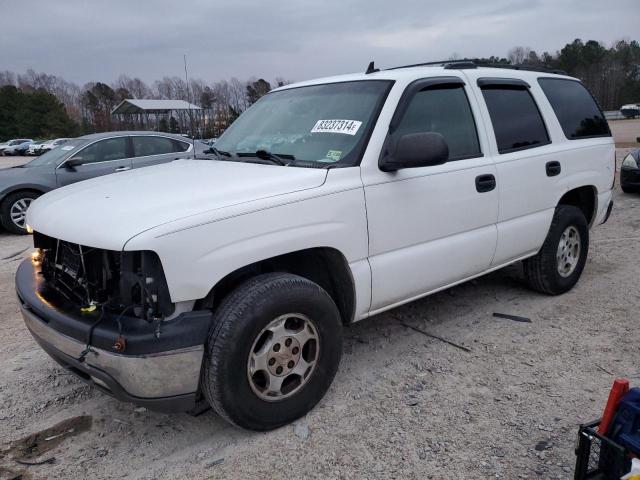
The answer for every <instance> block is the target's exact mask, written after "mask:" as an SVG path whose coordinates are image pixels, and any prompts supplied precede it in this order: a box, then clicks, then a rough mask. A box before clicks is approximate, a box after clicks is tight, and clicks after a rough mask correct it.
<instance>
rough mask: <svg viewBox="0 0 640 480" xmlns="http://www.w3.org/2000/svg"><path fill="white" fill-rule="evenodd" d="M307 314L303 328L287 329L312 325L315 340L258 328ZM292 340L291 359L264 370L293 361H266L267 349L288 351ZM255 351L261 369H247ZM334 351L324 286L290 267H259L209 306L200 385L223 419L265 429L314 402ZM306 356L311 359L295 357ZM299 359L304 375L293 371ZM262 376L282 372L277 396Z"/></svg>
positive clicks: (336, 319)
mask: <svg viewBox="0 0 640 480" xmlns="http://www.w3.org/2000/svg"><path fill="white" fill-rule="evenodd" d="M304 318H306V320H304ZM307 320H308V321H309V322H311V323H310V325H311V326H312V327H313V328H310V327H309V328H308V329H307V325H308V324H307V323H305V326H304V327H303V328H302V329H301V330H300V333H296V334H294V335H302V334H305V333H308V332H314V333H315V335H316V337H315V338H316V339H317V340H312V339H310V340H305V341H304V343H303V342H302V341H301V343H299V344H290V343H287V344H286V345H288V347H285V343H283V342H288V341H289V339H290V338H298V337H289V336H286V335H289V334H290V332H291V331H293V330H283V331H281V332H280V333H278V334H272V333H271V332H270V330H266V329H267V328H273V329H276V327H272V325H274V322H276V323H278V322H284V324H283V325H284V326H285V327H286V326H287V325H289V326H290V327H291V326H293V327H295V328H298V326H296V325H298V324H297V323H296V322H306V321H307ZM293 327H292V328H293ZM284 332H287V333H284ZM283 335H284V336H283ZM300 338H302V337H300ZM295 341H297V340H295ZM316 342H317V343H316ZM280 345H282V346H280ZM295 345H299V346H300V348H299V360H297V361H296V363H295V367H292V370H291V371H290V373H286V371H285V372H284V373H282V372H280V373H282V374H281V375H280V377H276V376H275V375H274V374H273V373H271V374H270V373H269V371H268V370H266V369H273V368H280V369H282V367H281V366H278V365H284V366H285V368H288V367H287V365H293V364H294V362H293V360H292V359H291V357H282V358H280V357H278V360H277V362H278V363H274V366H273V367H272V366H269V367H267V365H271V363H268V362H272V361H273V362H276V357H275V355H278V354H280V355H293V353H295ZM276 346H278V349H277V350H276ZM314 347H315V348H314ZM287 348H288V349H289V350H287ZM256 351H257V352H259V353H260V352H266V353H265V354H264V355H261V357H262V358H264V361H265V363H263V365H264V366H265V368H266V369H264V370H261V369H257V371H256V372H255V373H254V374H253V376H251V371H252V370H251V369H252V365H255V364H256V363H257V361H256V362H255V363H254V360H253V358H254V357H253V355H256V354H255V353H253V352H256ZM274 352H278V353H274ZM341 356H342V322H341V320H340V313H339V312H338V309H337V307H336V305H335V303H334V302H333V300H332V299H331V297H330V296H329V294H328V293H327V292H326V291H325V290H323V289H322V288H321V287H320V286H318V285H317V284H315V283H313V282H311V281H310V280H307V279H306V278H303V277H299V276H297V275H292V274H288V273H267V274H262V275H258V276H256V277H254V278H252V279H250V280H248V281H247V282H245V283H244V284H242V285H240V286H239V287H238V288H236V289H235V290H234V291H233V292H231V293H230V294H229V295H228V296H227V297H226V298H224V300H223V301H222V303H221V304H220V306H219V307H218V309H217V310H216V312H215V314H214V318H213V322H212V326H211V330H210V332H209V337H208V340H207V345H206V352H205V358H204V364H203V368H202V374H201V380H200V381H201V388H202V391H203V393H204V396H205V398H206V399H207V401H208V402H209V404H210V405H211V407H212V408H213V409H214V410H215V411H216V412H217V413H218V414H219V415H220V416H221V417H223V418H224V419H226V420H227V421H229V422H231V423H233V424H235V425H237V426H239V427H242V428H246V429H249V430H260V431H264V430H271V429H274V428H277V427H280V426H282V425H285V424H287V423H290V422H292V421H293V420H295V419H297V418H299V417H301V416H302V415H304V414H306V413H307V412H309V411H310V410H311V409H312V408H313V407H314V406H315V405H316V403H317V402H318V401H319V400H320V399H321V398H322V397H323V396H324V394H325V393H326V391H327V390H328V388H329V386H330V385H331V382H332V381H333V378H334V376H335V374H336V371H337V369H338V365H339V363H340V357H341ZM313 358H315V362H313V363H312V365H313V366H306V364H305V363H303V361H302V360H304V361H305V362H306V361H307V360H312V359H313ZM283 359H284V360H283ZM287 362H288V363H287ZM309 365H311V363H310V364H309ZM299 367H301V368H303V369H305V372H306V374H305V375H306V376H305V377H303V376H299V375H297V374H295V373H294V372H295V371H296V369H298V368H299ZM272 371H273V370H272ZM276 372H277V370H276ZM270 378H274V379H275V380H274V383H275V381H276V380H277V378H284V381H283V383H282V385H283V386H282V389H281V390H279V391H280V393H281V395H280V396H279V397H278V396H269V395H270V393H269V392H268V390H269V389H268V388H266V385H267V383H269V382H270V380H269V379H270ZM269 385H271V384H270V383H269ZM287 389H288V391H287Z"/></svg>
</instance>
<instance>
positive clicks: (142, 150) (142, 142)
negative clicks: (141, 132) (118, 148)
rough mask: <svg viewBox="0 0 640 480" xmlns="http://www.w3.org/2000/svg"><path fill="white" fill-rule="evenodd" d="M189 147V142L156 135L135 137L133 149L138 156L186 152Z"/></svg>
mask: <svg viewBox="0 0 640 480" xmlns="http://www.w3.org/2000/svg"><path fill="white" fill-rule="evenodd" d="M185 145H186V148H185ZM187 148H189V146H188V145H187V144H185V143H183V142H178V141H176V140H174V139H172V138H166V137H155V136H146V137H133V149H134V151H135V152H136V157H148V156H151V155H164V154H167V153H174V152H184V151H185V150H186V149H187Z"/></svg>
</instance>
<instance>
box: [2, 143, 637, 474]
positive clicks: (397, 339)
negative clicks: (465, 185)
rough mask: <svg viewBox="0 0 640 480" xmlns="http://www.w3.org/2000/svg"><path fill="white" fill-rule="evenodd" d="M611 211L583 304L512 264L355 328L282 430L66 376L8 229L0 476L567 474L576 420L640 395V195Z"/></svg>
mask: <svg viewBox="0 0 640 480" xmlns="http://www.w3.org/2000/svg"><path fill="white" fill-rule="evenodd" d="M625 152H626V150H622V149H620V150H619V151H618V158H619V159H621V158H622V155H623V154H625ZM615 202H616V206H615V208H614V212H613V215H612V217H611V219H610V220H609V222H608V223H607V224H606V225H604V226H601V227H599V228H596V229H594V230H593V231H592V236H591V247H590V252H589V259H588V263H587V265H586V268H585V271H584V273H583V276H582V279H581V280H580V282H579V284H578V285H577V287H576V288H574V289H573V290H572V291H571V292H569V293H567V294H565V295H562V296H559V297H548V296H544V295H540V294H537V293H533V292H531V291H529V290H528V289H527V288H526V287H525V285H524V283H523V279H522V273H521V267H520V265H514V266H511V267H508V268H505V269H503V270H501V271H498V272H495V273H492V274H490V275H487V276H485V277H482V278H480V279H477V280H474V281H471V282H468V283H466V284H464V285H461V286H458V287H455V288H453V289H450V290H447V291H444V292H441V293H438V294H436V295H433V296H431V297H428V298H426V299H423V300H420V301H417V302H414V303H412V304H409V305H407V306H404V307H401V308H399V309H397V310H394V311H392V312H389V313H386V314H381V315H379V316H377V317H375V318H372V319H370V320H365V321H363V322H361V323H358V324H356V325H354V326H352V327H350V328H348V329H347V330H346V332H345V333H346V340H345V347H344V355H343V360H342V364H341V367H340V370H339V372H338V375H337V376H336V379H335V381H334V383H333V386H332V387H331V389H330V391H329V392H328V394H327V396H326V397H325V398H324V399H323V400H322V401H321V402H320V404H319V406H318V407H316V408H315V409H314V410H313V411H312V412H311V413H309V414H308V415H307V416H306V417H305V418H303V419H301V420H299V421H298V422H296V423H295V424H294V425H290V426H286V427H283V428H280V429H278V430H275V431H273V432H269V433H252V432H246V431H242V430H238V429H236V428H234V427H232V426H229V425H228V424H226V423H225V422H224V421H223V420H221V419H220V418H218V417H217V416H216V415H215V414H214V413H213V412H211V411H209V412H207V413H205V414H203V415H201V416H199V417H191V416H188V415H186V414H180V415H164V414H159V413H153V412H150V411H146V410H144V409H136V408H134V407H133V406H131V405H128V404H122V403H119V402H117V401H115V400H113V399H111V398H109V397H107V396H105V395H103V394H101V393H100V392H97V391H94V390H92V389H91V388H89V387H87V386H85V385H84V384H83V383H81V382H80V381H79V380H77V379H75V378H74V377H72V376H71V375H69V374H67V373H66V372H65V371H64V370H63V369H61V368H59V367H58V366H57V365H56V364H55V363H54V362H53V361H52V360H50V359H49V358H48V357H47V355H46V354H45V353H44V352H43V351H42V350H41V349H40V348H39V347H38V346H37V345H36V344H35V342H34V341H33V340H32V338H31V337H30V335H29V333H28V332H27V330H26V328H25V327H24V325H23V323H22V320H21V318H20V315H19V314H18V306H17V304H16V300H15V298H14V297H15V294H14V287H13V274H14V272H15V269H16V267H17V265H18V263H19V260H20V259H21V258H23V257H25V256H27V255H28V253H29V250H28V249H29V247H30V239H29V238H28V237H19V236H11V235H7V234H0V328H1V330H2V332H3V339H4V341H3V342H2V343H1V344H0V365H1V367H0V399H2V401H1V402H0V479H5V478H12V475H14V474H15V473H21V472H22V473H23V477H22V478H33V479H45V478H46V479H55V478H85V477H88V476H91V477H92V478H96V479H97V478H130V479H174V478H194V479H201V478H202V479H204V478H238V479H252V478H256V479H258V478H345V479H350V478H416V479H418V478H433V479H445V478H446V479H450V478H504V479H514V478H545V479H547V478H572V471H573V465H574V454H573V448H574V443H575V439H576V432H577V426H578V424H579V423H581V422H585V421H589V420H592V419H595V418H597V417H598V416H599V415H600V414H601V410H602V408H603V406H604V402H605V400H606V397H607V394H608V389H609V386H610V384H611V382H612V380H613V378H614V376H626V377H628V378H630V379H631V380H632V383H636V384H637V383H638V382H640V366H638V364H637V351H638V347H637V345H638V344H639V343H640V333H639V332H638V331H637V330H636V328H637V316H638V310H639V306H640V294H638V293H637V288H636V287H637V281H638V271H639V269H640V257H639V256H638V254H637V247H636V245H637V242H638V241H639V240H640V196H637V195H636V196H632V195H624V194H622V193H621V192H620V190H619V187H616V192H615ZM25 249H26V250H25ZM494 312H501V313H508V314H515V315H520V316H524V317H528V318H530V319H531V323H521V322H515V321H512V320H505V319H500V318H496V317H493V313H494ZM406 325H410V326H413V327H418V328H420V329H422V330H424V331H426V332H429V333H430V334H433V335H437V336H440V337H443V338H446V339H448V340H450V341H452V342H454V343H456V344H458V345H462V346H464V347H466V348H467V349H469V350H470V351H466V350H462V349H459V348H456V347H454V346H452V345H450V344H447V343H444V342H441V341H438V340H434V339H433V338H430V337H427V336H425V335H423V334H421V333H419V332H418V331H416V330H413V329H411V328H408V327H407V326H406ZM63 421H65V422H66V423H64V424H62V425H57V424H58V423H59V422H63ZM56 425H57V426H56ZM52 427H53V428H52ZM45 429H46V430H45ZM38 432H42V433H41V434H40V436H39V437H36V441H34V439H33V438H31V439H30V440H27V441H22V442H21V441H20V439H24V438H25V437H27V436H29V435H33V434H36V433H38ZM43 438H48V439H49V440H47V441H42V439H43ZM37 440H41V441H40V442H38V441H37ZM34 443H38V444H39V447H37V448H36V449H35V450H34V449H32V448H29V447H30V446H33V444H34ZM46 445H52V446H53V447H54V448H52V449H51V450H48V451H47V450H46ZM13 457H19V458H23V459H25V458H26V459H31V460H34V459H35V460H48V459H51V458H52V457H53V458H54V460H51V462H52V463H45V464H43V465H37V466H24V465H21V464H18V463H16V462H15V460H14V459H13ZM10 472H13V473H10Z"/></svg>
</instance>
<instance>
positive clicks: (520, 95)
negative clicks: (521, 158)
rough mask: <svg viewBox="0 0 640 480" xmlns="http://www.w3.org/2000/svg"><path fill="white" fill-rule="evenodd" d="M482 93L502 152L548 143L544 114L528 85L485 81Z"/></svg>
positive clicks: (499, 149)
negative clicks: (493, 83)
mask: <svg viewBox="0 0 640 480" xmlns="http://www.w3.org/2000/svg"><path fill="white" fill-rule="evenodd" d="M482 95H483V96H484V101H485V103H486V104H487V108H488V109H489V115H490V116H491V123H492V124H493V130H494V132H495V135H496V142H497V144H498V151H499V152H500V153H509V152H515V151H517V150H524V149H527V148H535V147H540V146H542V145H546V144H548V143H549V135H548V134H547V129H546V128H545V126H544V122H543V121H542V115H541V114H540V110H538V106H537V105H536V102H535V101H534V100H533V97H532V96H531V93H529V89H528V88H526V87H524V86H517V85H486V86H483V87H482Z"/></svg>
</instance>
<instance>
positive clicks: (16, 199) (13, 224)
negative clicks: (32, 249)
mask: <svg viewBox="0 0 640 480" xmlns="http://www.w3.org/2000/svg"><path fill="white" fill-rule="evenodd" d="M39 196H40V195H39V194H38V193H36V192H31V191H24V192H14V193H12V194H10V195H7V197H6V198H5V199H4V200H3V201H2V204H0V222H1V223H2V226H3V227H4V229H5V230H7V231H9V232H11V233H17V234H26V233H27V226H26V219H27V209H28V208H29V205H31V202H33V201H34V200H35V199H36V198H38V197H39Z"/></svg>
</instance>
